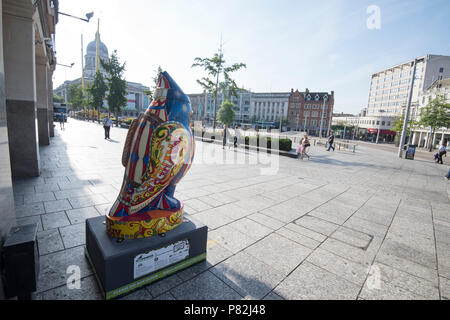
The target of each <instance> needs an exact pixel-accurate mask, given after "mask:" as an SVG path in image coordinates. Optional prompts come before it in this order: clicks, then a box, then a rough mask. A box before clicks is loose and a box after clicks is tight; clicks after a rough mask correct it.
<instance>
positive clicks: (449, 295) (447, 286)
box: [439, 277, 450, 299]
mask: <svg viewBox="0 0 450 320" xmlns="http://www.w3.org/2000/svg"><path fill="white" fill-rule="evenodd" d="M439 285H440V289H441V297H442V298H443V299H450V279H448V278H444V277H439Z"/></svg>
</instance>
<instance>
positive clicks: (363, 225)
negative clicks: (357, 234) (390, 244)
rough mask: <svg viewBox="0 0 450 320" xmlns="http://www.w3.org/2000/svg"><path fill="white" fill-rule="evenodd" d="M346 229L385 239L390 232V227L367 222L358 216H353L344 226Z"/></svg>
mask: <svg viewBox="0 0 450 320" xmlns="http://www.w3.org/2000/svg"><path fill="white" fill-rule="evenodd" d="M343 226H344V227H346V228H349V229H353V230H356V231H361V232H365V233H368V234H372V235H375V236H379V237H384V236H385V235H386V232H387V230H388V227H387V226H385V225H382V224H379V223H376V222H372V221H369V220H365V219H362V218H359V217H357V216H352V217H350V219H348V220H347V221H346V222H345V223H344V224H343Z"/></svg>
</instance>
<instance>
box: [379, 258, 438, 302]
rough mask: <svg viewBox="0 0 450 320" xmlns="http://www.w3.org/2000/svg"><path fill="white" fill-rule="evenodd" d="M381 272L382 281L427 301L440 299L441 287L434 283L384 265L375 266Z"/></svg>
mask: <svg viewBox="0 0 450 320" xmlns="http://www.w3.org/2000/svg"><path fill="white" fill-rule="evenodd" d="M375 266H377V267H378V268H379V270H380V280H381V281H383V282H387V283H389V284H391V285H394V286H396V287H400V288H403V289H405V290H408V291H411V292H413V293H415V294H418V295H420V296H423V297H425V298H427V299H431V300H433V299H439V287H438V285H437V283H435V282H434V281H429V280H426V279H423V278H419V277H416V276H414V275H411V274H409V273H406V272H404V271H401V270H397V269H395V268H392V267H390V266H387V265H385V264H382V263H378V264H375Z"/></svg>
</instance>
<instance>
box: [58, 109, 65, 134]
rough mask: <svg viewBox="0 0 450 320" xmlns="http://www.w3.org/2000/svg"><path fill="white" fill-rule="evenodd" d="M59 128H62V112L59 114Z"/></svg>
mask: <svg viewBox="0 0 450 320" xmlns="http://www.w3.org/2000/svg"><path fill="white" fill-rule="evenodd" d="M59 128H60V129H61V130H62V129H64V113H62V112H61V113H60V114H59Z"/></svg>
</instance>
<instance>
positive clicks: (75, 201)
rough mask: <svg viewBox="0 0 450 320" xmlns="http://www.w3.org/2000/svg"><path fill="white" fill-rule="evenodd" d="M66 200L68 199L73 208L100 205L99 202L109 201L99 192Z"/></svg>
mask: <svg viewBox="0 0 450 320" xmlns="http://www.w3.org/2000/svg"><path fill="white" fill-rule="evenodd" d="M68 200H69V202H70V204H71V206H72V208H74V209H78V208H84V207H90V206H94V205H100V204H106V203H108V202H109V200H107V199H106V198H105V197H103V196H102V195H101V194H92V195H88V196H84V197H78V198H68Z"/></svg>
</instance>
